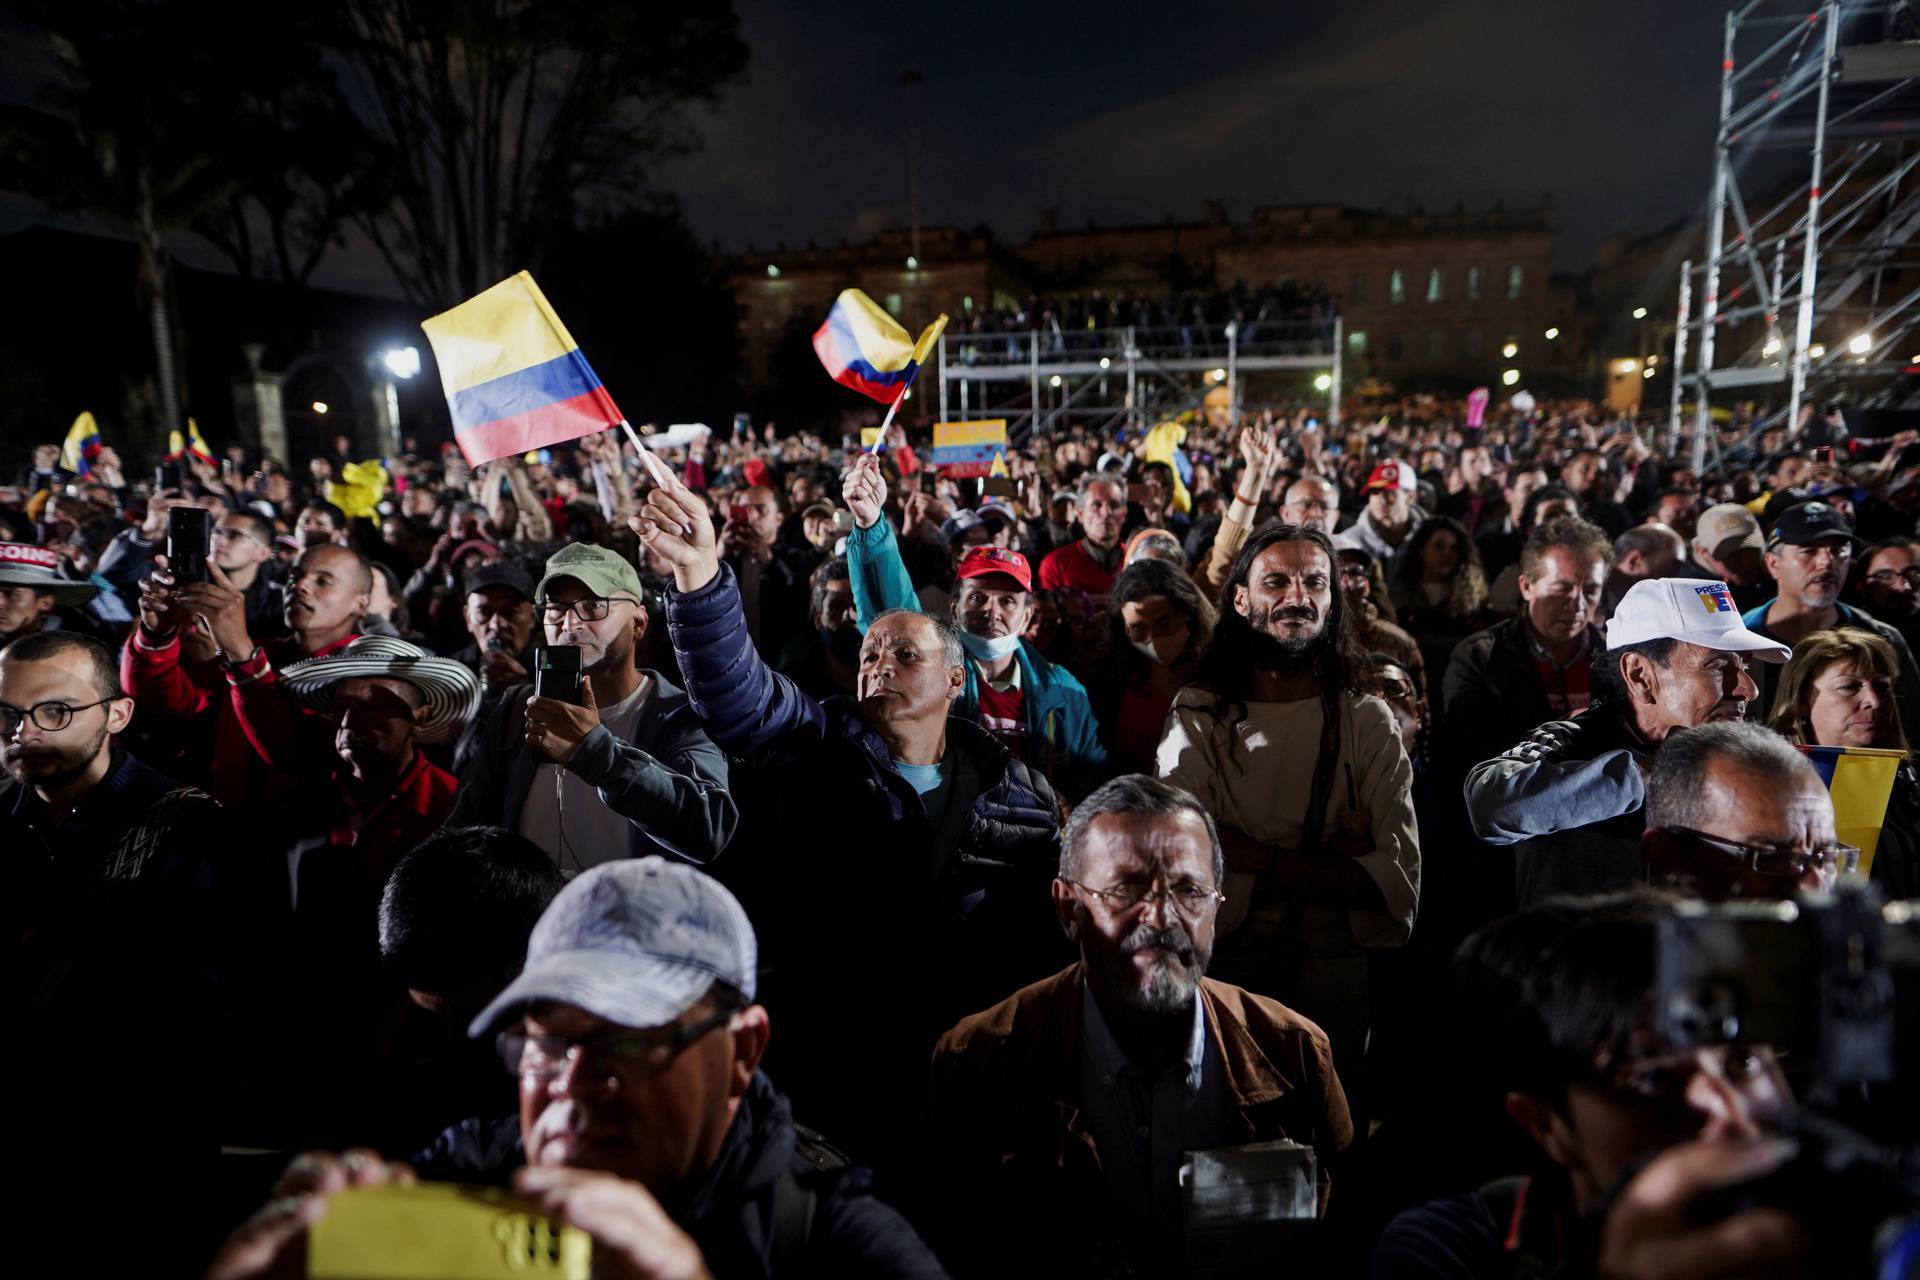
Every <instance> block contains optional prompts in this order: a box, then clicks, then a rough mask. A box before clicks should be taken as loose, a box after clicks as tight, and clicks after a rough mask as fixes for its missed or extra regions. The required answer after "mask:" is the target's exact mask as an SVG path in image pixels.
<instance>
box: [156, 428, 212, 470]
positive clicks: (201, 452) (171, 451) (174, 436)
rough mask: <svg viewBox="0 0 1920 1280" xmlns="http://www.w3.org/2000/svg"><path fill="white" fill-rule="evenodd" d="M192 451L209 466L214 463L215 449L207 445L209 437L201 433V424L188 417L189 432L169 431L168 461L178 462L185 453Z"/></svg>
mask: <svg viewBox="0 0 1920 1280" xmlns="http://www.w3.org/2000/svg"><path fill="white" fill-rule="evenodd" d="M189 453H191V454H192V455H193V456H194V457H195V458H197V459H199V460H200V461H201V462H204V463H207V464H208V465H209V466H211V465H212V464H213V450H212V449H209V448H208V447H207V439H206V437H205V436H203V435H201V434H200V424H199V423H197V422H195V421H194V420H193V419H192V418H188V419H187V434H186V435H184V436H182V435H181V434H180V433H179V432H178V431H169V432H167V461H168V462H177V461H178V460H179V459H180V458H181V457H182V456H183V455H185V454H189Z"/></svg>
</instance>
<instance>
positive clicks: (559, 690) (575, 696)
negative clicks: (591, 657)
mask: <svg viewBox="0 0 1920 1280" xmlns="http://www.w3.org/2000/svg"><path fill="white" fill-rule="evenodd" d="M533 691H534V693H535V694H536V695H538V696H539V697H542V698H552V699H553V700H554V701H555V702H566V703H571V704H572V705H574V706H576V707H577V706H579V705H580V646H579V645H577V644H549V645H543V646H542V647H541V648H540V650H539V651H538V652H537V653H535V654H534V661H533Z"/></svg>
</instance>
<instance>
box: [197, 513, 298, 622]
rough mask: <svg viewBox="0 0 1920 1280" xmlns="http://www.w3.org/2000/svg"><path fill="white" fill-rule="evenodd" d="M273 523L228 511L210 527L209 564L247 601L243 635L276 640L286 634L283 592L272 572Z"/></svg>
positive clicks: (260, 516)
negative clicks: (216, 568)
mask: <svg viewBox="0 0 1920 1280" xmlns="http://www.w3.org/2000/svg"><path fill="white" fill-rule="evenodd" d="M273 536H274V534H273V521H271V520H269V519H267V518H266V517H265V516H263V515H261V514H260V513H259V512H257V511H249V510H246V509H245V508H242V509H240V510H237V511H229V512H227V513H226V514H225V515H223V516H221V517H220V522H219V523H218V524H216V525H214V526H213V562H214V563H215V564H217V565H219V566H220V572H222V573H224V574H226V575H227V584H228V585H229V586H231V587H232V588H233V589H234V590H235V591H238V592H240V593H241V594H242V595H244V596H246V598H247V634H248V635H250V636H252V637H253V638H254V639H256V640H276V639H278V638H280V637H281V636H284V635H286V634H287V623H286V616H285V615H286V588H285V585H284V584H283V583H281V582H280V580H279V578H278V577H277V576H276V575H275V573H274V572H273V566H274V558H273Z"/></svg>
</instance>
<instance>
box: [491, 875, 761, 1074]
mask: <svg viewBox="0 0 1920 1280" xmlns="http://www.w3.org/2000/svg"><path fill="white" fill-rule="evenodd" d="M758 956H759V948H758V946H757V944H756V943H755V941H754V937H753V925H752V924H751V923H750V922H749V921H748V919H747V913H746V910H745V908H743V907H741V905H740V903H739V901H738V900H737V899H736V898H735V897H734V896H733V895H732V894H731V893H729V892H727V890H726V889H725V888H724V887H722V886H721V884H720V882H719V881H718V880H715V879H714V878H713V877H711V876H709V875H706V874H705V873H703V872H700V871H696V870H694V869H693V868H692V867H689V866H685V865H683V864H681V863H677V862H672V861H669V860H668V859H666V858H624V859H621V860H620V861H618V862H607V863H602V864H601V865H600V866H597V867H594V868H592V869H591V870H589V871H586V872H583V873H582V874H581V875H580V876H579V877H578V878H577V879H575V880H574V881H573V883H571V884H569V885H568V886H567V887H566V888H564V889H562V890H561V891H560V894H559V896H558V897H556V898H554V900H553V903H552V905H550V906H549V907H548V908H547V910H546V913H545V914H544V915H542V916H541V917H540V922H539V923H538V924H536V925H534V927H533V937H532V938H531V939H530V940H529V941H528V943H527V966H526V968H525V969H523V970H521V973H520V976H519V977H517V978H515V979H514V980H513V982H512V983H510V984H509V985H508V987H507V989H506V990H505V991H502V992H501V993H500V994H499V995H497V996H495V997H494V998H493V1001H492V1003H490V1004H488V1005H487V1007H486V1008H485V1009H484V1010H482V1011H481V1013H480V1016H479V1017H477V1018H475V1019H474V1020H473V1022H472V1023H471V1024H470V1025H469V1026H468V1027H467V1034H468V1035H470V1036H473V1037H475V1038H476V1039H477V1038H479V1037H482V1036H485V1035H487V1034H489V1033H491V1032H494V1031H497V1030H499V1028H500V1026H501V1024H502V1023H503V1022H505V1021H506V1019H507V1018H508V1017H510V1016H511V1015H513V1014H516V1013H518V1012H519V1011H520V1010H521V1009H522V1008H523V1007H524V1006H526V1005H528V1004H531V1003H533V1002H535V1001H538V1000H552V1001H556V1002H558V1003H561V1004H570V1005H575V1006H577V1007H579V1008H582V1009H585V1010H586V1011H587V1012H588V1013H591V1014H595V1015H597V1016H598V1017H602V1018H605V1019H606V1020H607V1021H609V1022H617V1023H619V1024H620V1025H621V1026H625V1027H660V1026H665V1025H666V1024H668V1023H670V1022H672V1021H673V1020H674V1019H675V1018H678V1017H679V1016H680V1015H681V1014H683V1013H685V1012H686V1011H687V1010H688V1009H690V1008H692V1007H693V1006H694V1004H695V1003H696V1002H698V1001H699V999H700V998H701V997H702V996H704V995H706V994H707V992H708V991H709V990H710V989H711V988H712V986H713V984H714V983H715V982H724V983H726V984H727V985H728V986H729V987H732V988H733V989H734V990H735V991H738V992H739V993H740V994H741V995H743V996H745V997H746V998H747V999H749V1000H751V999H753V996H754V968H755V966H756V965H757V963H758Z"/></svg>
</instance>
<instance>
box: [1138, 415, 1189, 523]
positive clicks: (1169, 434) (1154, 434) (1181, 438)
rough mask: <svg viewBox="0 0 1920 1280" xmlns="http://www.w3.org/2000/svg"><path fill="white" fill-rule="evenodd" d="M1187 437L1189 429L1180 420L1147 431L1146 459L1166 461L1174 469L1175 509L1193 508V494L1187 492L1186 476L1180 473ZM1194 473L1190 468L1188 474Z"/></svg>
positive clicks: (1187, 509) (1149, 460) (1173, 504)
mask: <svg viewBox="0 0 1920 1280" xmlns="http://www.w3.org/2000/svg"><path fill="white" fill-rule="evenodd" d="M1186 439H1187V429H1186V428H1185V427H1183V426H1181V425H1180V424H1179V423H1178V422H1163V423H1161V424H1160V425H1159V426H1157V427H1155V428H1154V429H1153V430H1151V431H1149V432H1147V447H1146V455H1145V456H1146V460H1147V461H1148V462H1164V463H1166V464H1167V466H1168V467H1170V468H1172V470H1173V503H1172V506H1173V509H1174V510H1175V511H1191V510H1192V509H1193V495H1191V494H1189V493H1188V492H1187V481H1186V476H1183V475H1181V474H1180V471H1181V468H1180V457H1181V449H1180V446H1181V445H1182V444H1184V443H1185V442H1186ZM1191 466H1192V464H1191V463H1189V464H1188V467H1189V468H1191ZM1192 474H1193V472H1192V470H1191V469H1189V470H1188V471H1187V475H1192Z"/></svg>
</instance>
